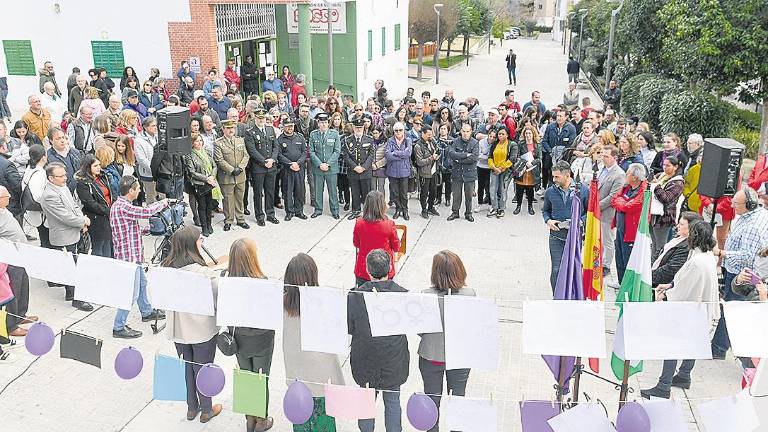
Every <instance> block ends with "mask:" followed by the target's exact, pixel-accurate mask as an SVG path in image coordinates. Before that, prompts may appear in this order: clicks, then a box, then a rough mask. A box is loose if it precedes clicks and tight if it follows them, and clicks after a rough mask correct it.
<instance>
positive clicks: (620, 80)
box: [613, 64, 637, 87]
mask: <svg viewBox="0 0 768 432" xmlns="http://www.w3.org/2000/svg"><path fill="white" fill-rule="evenodd" d="M636 73H637V70H636V69H635V68H634V67H633V66H627V65H625V64H618V65H616V67H615V68H613V79H614V80H616V83H617V84H618V85H619V87H621V86H622V84H624V82H626V81H627V80H628V79H630V78H632V77H633V76H634V75H635V74H636Z"/></svg>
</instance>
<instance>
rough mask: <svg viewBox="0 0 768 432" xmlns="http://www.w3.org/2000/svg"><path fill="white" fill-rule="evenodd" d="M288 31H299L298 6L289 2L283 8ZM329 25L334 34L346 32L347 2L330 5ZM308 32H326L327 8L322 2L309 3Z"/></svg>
mask: <svg viewBox="0 0 768 432" xmlns="http://www.w3.org/2000/svg"><path fill="white" fill-rule="evenodd" d="M285 12H286V13H285V15H286V21H287V23H286V24H287V26H288V33H298V32H299V8H298V6H297V5H296V4H293V3H289V4H288V5H286V8H285ZM331 27H332V28H333V33H334V34H343V33H346V32H347V4H346V3H345V2H342V3H340V4H334V5H332V6H331ZM309 32H310V33H319V34H327V33H328V8H327V7H326V6H325V5H324V4H323V3H314V4H310V5H309Z"/></svg>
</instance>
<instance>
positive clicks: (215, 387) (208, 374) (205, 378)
mask: <svg viewBox="0 0 768 432" xmlns="http://www.w3.org/2000/svg"><path fill="white" fill-rule="evenodd" d="M224 381H225V379H224V371H223V370H222V369H221V368H220V367H218V366H216V365H215V364H213V363H208V364H207V365H205V366H203V367H202V368H200V372H198V373H197V380H196V381H195V382H196V384H197V391H199V392H200V394H202V395H203V396H208V397H214V396H216V395H217V394H219V393H221V391H222V390H224Z"/></svg>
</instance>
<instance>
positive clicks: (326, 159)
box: [309, 113, 341, 219]
mask: <svg viewBox="0 0 768 432" xmlns="http://www.w3.org/2000/svg"><path fill="white" fill-rule="evenodd" d="M328 119H329V116H328V114H327V113H320V114H318V115H316V116H315V121H317V129H315V130H313V131H312V133H310V134H309V159H310V161H311V162H312V174H313V176H314V178H315V211H314V213H312V218H316V217H318V216H320V215H321V214H323V188H324V187H325V186H326V185H327V186H328V201H329V202H330V206H331V216H333V218H334V219H339V195H338V193H336V175H337V174H338V173H339V155H341V137H340V136H339V133H338V132H337V131H336V130H334V129H329V128H328Z"/></svg>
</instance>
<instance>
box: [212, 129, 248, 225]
mask: <svg viewBox="0 0 768 432" xmlns="http://www.w3.org/2000/svg"><path fill="white" fill-rule="evenodd" d="M221 125H222V127H223V129H224V136H223V137H221V138H219V139H217V140H216V141H214V143H213V160H214V161H215V162H216V166H217V167H218V168H219V170H218V174H217V180H218V181H219V186H220V187H221V193H222V195H224V231H229V230H230V229H231V228H232V222H233V221H235V220H236V221H237V226H239V227H240V228H243V229H248V228H250V226H248V224H247V223H245V215H244V214H243V193H244V192H245V167H246V166H248V159H249V158H248V151H246V149H245V140H243V139H242V138H240V137H238V136H235V130H236V128H237V122H236V121H234V120H229V119H227V120H224V121H222V122H221Z"/></svg>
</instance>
